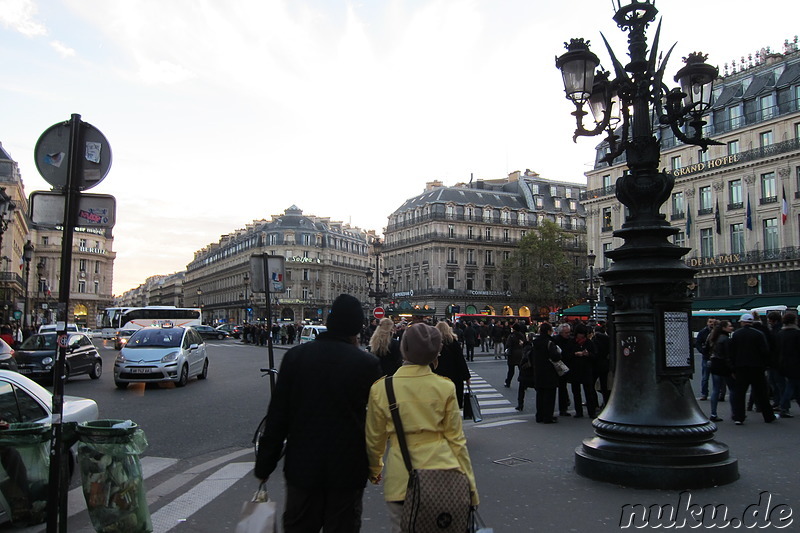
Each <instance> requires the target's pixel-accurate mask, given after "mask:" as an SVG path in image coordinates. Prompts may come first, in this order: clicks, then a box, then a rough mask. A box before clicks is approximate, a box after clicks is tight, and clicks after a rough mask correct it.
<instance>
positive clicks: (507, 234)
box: [503, 167, 800, 242]
mask: <svg viewBox="0 0 800 533" xmlns="http://www.w3.org/2000/svg"><path fill="white" fill-rule="evenodd" d="M798 168H800V167H798ZM509 241H511V231H509V230H508V229H503V242H509Z"/></svg>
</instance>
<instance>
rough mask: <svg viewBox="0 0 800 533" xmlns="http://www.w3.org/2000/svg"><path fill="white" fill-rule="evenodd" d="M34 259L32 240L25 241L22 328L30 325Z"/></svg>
mask: <svg viewBox="0 0 800 533" xmlns="http://www.w3.org/2000/svg"><path fill="white" fill-rule="evenodd" d="M32 259H33V244H32V243H31V241H28V242H26V243H25V246H23V247H22V260H23V261H24V262H25V301H24V304H23V306H22V307H23V312H22V329H25V328H27V327H28V290H29V287H28V284H29V282H30V279H31V260H32Z"/></svg>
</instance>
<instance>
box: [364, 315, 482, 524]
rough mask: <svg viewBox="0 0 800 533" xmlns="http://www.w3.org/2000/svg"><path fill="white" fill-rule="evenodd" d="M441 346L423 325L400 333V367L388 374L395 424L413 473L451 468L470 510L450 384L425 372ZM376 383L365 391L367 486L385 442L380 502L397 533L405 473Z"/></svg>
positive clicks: (380, 384)
mask: <svg viewBox="0 0 800 533" xmlns="http://www.w3.org/2000/svg"><path fill="white" fill-rule="evenodd" d="M441 347H442V336H441V333H439V331H438V330H437V329H436V328H434V327H431V326H428V325H426V324H415V325H413V326H411V327H410V328H408V329H407V330H406V331H405V332H404V333H403V338H402V340H401V342H400V351H401V353H402V354H403V366H401V367H400V368H399V369H398V370H397V372H395V374H394V378H393V384H394V390H395V396H396V397H397V404H398V405H399V406H400V419H401V420H402V422H403V429H404V430H405V434H406V442H407V445H408V449H409V454H410V455H411V463H412V465H413V467H414V468H415V469H440V468H441V469H447V468H457V469H459V470H460V471H462V472H464V474H466V475H467V477H468V478H469V485H470V490H471V492H472V505H478V490H477V488H476V486H475V475H474V474H473V472H472V463H471V462H470V459H469V452H468V451H467V439H466V437H465V436H464V430H463V428H462V426H461V411H460V410H459V408H458V401H456V391H455V386H454V385H453V382H452V381H450V380H449V379H447V378H445V377H442V376H438V375H436V374H434V373H433V372H432V371H431V367H430V365H431V364H434V365H435V364H436V359H437V357H438V356H439V351H440V350H441ZM385 379H386V378H385V377H384V378H381V379H379V380H378V381H376V382H375V383H374V384H373V385H372V388H371V389H370V394H369V402H368V404H367V427H366V437H367V456H368V458H369V472H370V474H369V475H370V481H371V482H372V483H376V484H377V483H379V482H380V481H381V478H382V477H381V472H382V471H383V466H384V465H383V456H384V453H385V451H386V445H387V441H389V440H391V443H392V445H391V446H390V447H389V453H388V456H387V459H386V475H385V476H383V478H384V490H383V492H384V498H385V500H386V503H387V506H388V508H389V517H390V520H391V523H392V533H400V520H401V517H402V509H403V501H404V500H405V496H406V485H407V484H408V471H407V470H406V467H405V464H404V463H403V457H402V454H401V453H400V447H399V446H398V445H397V440H396V436H395V428H394V423H393V422H392V415H391V413H390V412H389V400H388V398H387V395H386V384H385V383H384V380H385Z"/></svg>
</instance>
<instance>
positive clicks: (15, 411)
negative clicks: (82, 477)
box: [0, 370, 98, 524]
mask: <svg viewBox="0 0 800 533" xmlns="http://www.w3.org/2000/svg"><path fill="white" fill-rule="evenodd" d="M52 405H53V395H52V394H50V392H49V391H48V390H47V389H45V388H44V387H42V386H41V385H39V384H38V383H36V382H34V381H32V380H30V379H28V378H26V377H25V376H23V375H20V374H18V373H17V372H11V371H8V370H0V420H3V421H4V422H6V423H9V424H13V423H16V422H35V423H40V424H48V423H50V422H51V421H52V412H51V410H50V409H51V406H52ZM62 413H63V418H62V420H63V421H64V422H77V423H81V422H90V421H92V420H97V418H98V410H97V403H96V402H95V401H94V400H90V399H88V398H79V397H77V396H64V404H63V411H62ZM68 457H69V459H68V465H67V466H68V468H69V472H70V474H72V472H73V470H74V466H75V446H73V448H72V449H71V450H70V453H69V456H68ZM4 461H5V459H4ZM7 480H8V474H7V473H6V470H5V468H0V486H3V487H6V486H7V483H6V482H7ZM10 514H11V513H10V506H9V505H8V501H7V500H6V498H5V495H4V494H3V493H2V492H0V524H4V523H6V522H9V521H10V520H11V516H10Z"/></svg>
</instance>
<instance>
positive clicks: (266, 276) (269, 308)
mask: <svg viewBox="0 0 800 533" xmlns="http://www.w3.org/2000/svg"><path fill="white" fill-rule="evenodd" d="M264 290H265V291H266V293H265V295H266V297H267V317H268V318H269V323H268V324H267V355H268V357H269V368H270V370H273V369H274V368H275V352H274V351H273V350H272V304H271V303H270V290H269V256H268V255H264ZM274 390H275V373H274V372H270V373H269V395H270V398H272V392H273V391H274Z"/></svg>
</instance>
